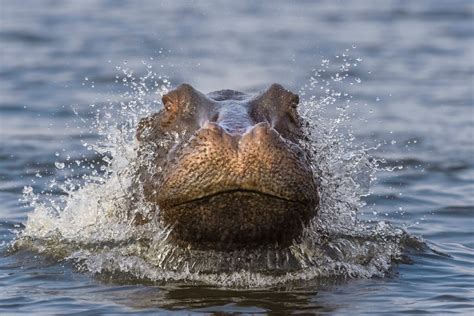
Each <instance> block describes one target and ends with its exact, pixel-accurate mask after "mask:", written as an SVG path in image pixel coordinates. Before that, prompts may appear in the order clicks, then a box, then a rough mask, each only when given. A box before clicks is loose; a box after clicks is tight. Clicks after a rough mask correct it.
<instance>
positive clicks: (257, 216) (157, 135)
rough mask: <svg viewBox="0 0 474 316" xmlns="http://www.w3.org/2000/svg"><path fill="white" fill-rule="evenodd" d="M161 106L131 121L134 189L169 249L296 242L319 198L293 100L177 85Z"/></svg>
mask: <svg viewBox="0 0 474 316" xmlns="http://www.w3.org/2000/svg"><path fill="white" fill-rule="evenodd" d="M162 102H163V108H162V109H161V110H160V111H158V112H157V113H154V114H152V115H150V116H148V117H145V118H143V119H141V120H140V122H139V123H138V127H137V131H136V138H137V140H138V144H139V145H138V156H139V157H141V159H140V161H141V163H140V164H141V165H140V167H139V168H138V172H137V173H138V174H137V185H138V186H139V187H140V188H141V190H142V191H141V192H142V194H143V197H144V199H145V200H146V201H147V202H150V203H151V205H154V206H156V209H157V211H156V212H155V213H154V214H156V216H157V217H158V218H159V221H160V222H161V223H162V224H164V225H165V226H167V227H170V238H171V240H172V241H173V242H174V243H176V245H178V246H182V247H185V248H186V247H191V248H197V249H215V250H221V251H228V250H235V249H246V248H256V247H262V246H268V245H274V246H277V247H285V246H288V245H290V244H291V243H292V242H293V241H294V240H297V239H298V238H300V236H301V234H302V232H303V229H304V227H306V226H307V225H308V223H309V221H310V220H311V219H312V218H313V217H314V216H315V215H316V214H317V211H318V207H319V196H318V188H317V181H316V179H315V175H314V174H313V171H312V168H311V164H310V154H309V151H308V149H306V148H305V146H303V145H302V144H303V143H304V139H305V138H306V136H305V132H304V122H303V119H302V118H301V117H300V116H299V114H298V112H297V105H298V103H299V97H298V95H296V94H294V93H292V92H291V91H289V90H287V89H285V88H283V87H282V86H281V85H279V84H272V85H271V86H270V87H269V88H268V89H266V90H265V91H263V92H261V93H258V94H256V95H248V94H245V93H242V92H239V91H234V90H220V91H215V92H211V93H208V94H203V93H201V92H199V91H198V90H196V89H194V88H193V87H192V86H191V85H189V84H181V85H180V86H178V87H177V88H176V89H175V90H172V91H170V92H169V93H167V94H166V95H164V96H163V97H162ZM137 222H138V223H144V222H147V220H146V219H144V218H143V217H139V218H138V220H137Z"/></svg>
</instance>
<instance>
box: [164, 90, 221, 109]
mask: <svg viewBox="0 0 474 316" xmlns="http://www.w3.org/2000/svg"><path fill="white" fill-rule="evenodd" d="M161 100H162V101H163V108H164V110H165V111H167V112H171V113H173V112H174V113H176V112H191V111H192V109H193V108H194V107H196V106H198V105H199V106H201V105H209V104H212V103H213V101H212V100H211V99H209V98H208V97H206V96H205V95H204V94H203V93H201V92H199V91H197V90H196V89H194V88H193V87H192V86H191V85H189V84H186V83H183V84H181V85H179V86H178V87H176V89H174V90H172V91H170V92H168V93H167V94H165V95H164V96H163V98H162V99H161Z"/></svg>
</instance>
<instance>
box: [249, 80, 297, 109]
mask: <svg viewBox="0 0 474 316" xmlns="http://www.w3.org/2000/svg"><path fill="white" fill-rule="evenodd" d="M299 102H300V98H299V96H298V95H297V94H295V93H293V92H291V91H290V90H287V89H285V88H283V87H282V86H281V85H279V84H277V83H274V84H272V85H271V86H270V87H269V88H268V89H267V90H265V91H263V92H262V93H260V94H259V95H257V96H256V97H255V98H254V99H253V100H252V103H254V104H258V105H260V106H264V107H268V106H283V107H285V108H293V109H294V108H296V106H297V105H298V103H299Z"/></svg>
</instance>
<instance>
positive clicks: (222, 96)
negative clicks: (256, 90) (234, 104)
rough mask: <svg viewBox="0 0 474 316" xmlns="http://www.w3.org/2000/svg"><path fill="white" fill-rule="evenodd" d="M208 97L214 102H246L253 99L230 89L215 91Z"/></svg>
mask: <svg viewBox="0 0 474 316" xmlns="http://www.w3.org/2000/svg"><path fill="white" fill-rule="evenodd" d="M207 96H208V97H209V98H210V99H212V100H214V101H227V100H235V101H244V100H248V99H250V98H251V96H250V95H248V94H246V93H243V92H240V91H236V90H230V89H224V90H219V91H213V92H210V93H208V94H207Z"/></svg>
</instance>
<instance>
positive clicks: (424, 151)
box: [0, 0, 474, 314]
mask: <svg viewBox="0 0 474 316" xmlns="http://www.w3.org/2000/svg"><path fill="white" fill-rule="evenodd" d="M473 9H474V8H473V3H472V1H469V0H468V1H416V2H415V1H386V2H384V3H383V4H382V3H381V2H379V1H357V2H355V1H353V2H339V1H322V2H313V1H295V2H288V1H271V2H270V1H268V2H262V3H255V2H254V1H235V2H232V3H231V2H213V3H212V4H211V3H207V2H205V3H204V2H187V3H184V2H183V3H176V2H175V1H169V2H163V1H140V2H134V1H80V2H79V1H74V2H73V1H69V2H60V1H5V0H2V1H1V2H0V52H1V64H0V78H1V81H0V82H1V85H0V89H1V90H0V132H1V134H0V135H1V138H0V140H1V146H0V238H1V245H2V246H1V247H2V248H1V249H2V255H1V257H0V287H1V291H0V311H1V312H2V313H14V312H23V313H32V312H35V314H36V313H38V314H39V313H44V314H48V313H74V312H87V311H89V312H94V313H104V314H106V313H137V312H139V311H140V312H148V313H156V312H157V311H170V310H172V311H176V310H183V311H202V312H209V313H212V312H248V313H261V312H262V313H265V312H270V311H276V312H283V311H302V312H321V313H324V312H328V313H334V314H338V313H340V314H344V313H371V312H375V313H378V312H387V313H397V312H403V313H410V314H414V313H426V312H431V313H440V314H445V313H451V312H454V313H461V314H469V313H472V312H473V311H474V309H473V299H474V277H473V274H474V271H473V257H474V255H473V247H474V239H473V227H474V219H473V205H474V194H473V193H474V159H473V155H474V148H473V137H474V135H473V133H474V130H473V123H474V112H473V90H472V86H473V73H474V63H473V56H474V44H473V35H474V30H473ZM353 46H355V47H353ZM346 49H348V50H349V51H350V54H351V55H352V56H354V58H360V59H362V62H360V64H359V65H358V66H357V67H356V68H353V69H352V71H351V72H350V73H349V74H350V76H351V77H352V78H360V80H361V81H362V83H361V84H353V85H351V84H349V83H346V84H341V89H342V90H343V91H347V92H348V93H350V94H351V95H352V102H353V103H358V104H359V105H360V106H359V107H357V109H358V110H357V111H359V113H358V115H357V116H355V117H354V119H353V120H352V121H351V125H352V126H353V129H354V131H355V136H356V141H358V142H361V143H362V142H364V143H367V144H371V143H382V146H381V147H380V148H378V149H377V150H376V152H375V153H374V155H375V156H377V157H380V158H384V159H386V165H387V166H398V165H403V169H398V168H397V169H395V170H394V171H392V172H380V173H379V174H378V180H377V182H376V183H375V185H374V186H373V187H372V191H373V194H372V195H370V196H369V197H367V198H366V202H367V206H366V207H364V208H363V209H362V210H361V211H360V217H361V218H366V219H368V220H379V221H380V220H385V221H387V222H391V223H394V224H395V225H398V226H400V227H405V228H406V229H407V230H408V231H409V232H410V233H411V234H414V235H418V236H422V237H423V238H424V239H425V241H426V242H427V244H428V245H429V246H430V247H431V248H432V249H433V250H434V251H420V252H414V253H413V254H411V255H410V258H411V260H412V261H413V262H412V264H401V265H399V266H398V267H396V268H395V271H394V273H393V275H391V276H389V277H385V278H372V279H355V280H350V281H348V282H342V283H341V284H334V283H330V284H328V285H324V284H323V285H322V284H308V283H305V284H301V285H300V286H293V287H291V288H285V287H279V288H270V289H265V288H264V289H254V290H249V289H246V290H243V289H225V288H219V287H206V286H189V285H186V284H173V285H171V284H162V285H153V284H145V283H144V284H130V283H126V284H120V282H119V281H117V280H114V279H111V278H107V276H101V277H100V278H94V277H92V276H91V275H89V274H87V273H80V272H78V271H77V270H76V269H75V268H74V267H72V266H71V265H70V264H69V263H68V262H59V263H58V262H57V261H56V260H53V259H51V258H48V257H47V256H39V255H37V254H35V253H32V252H27V251H24V252H18V253H15V254H14V255H10V254H8V253H7V252H6V251H5V250H6V248H7V245H8V244H9V243H10V242H11V241H12V240H13V239H14V236H15V231H16V230H18V229H21V228H22V223H24V222H25V220H26V216H27V214H28V213H29V212H31V211H32V209H31V208H29V207H26V208H25V207H24V206H23V204H22V203H21V202H20V201H19V198H21V192H22V190H23V187H24V186H27V185H33V188H34V189H36V190H42V189H44V188H46V186H47V183H48V181H50V180H51V179H52V178H57V179H58V181H61V178H63V177H64V174H62V173H61V172H60V171H61V170H58V168H56V167H55V164H54V163H55V162H57V161H58V159H61V158H64V157H65V156H66V155H70V156H72V158H73V159H80V158H83V157H87V156H89V155H92V154H91V152H90V151H88V150H87V149H86V148H85V147H84V146H83V144H82V143H81V140H82V141H83V142H84V141H86V142H92V141H94V140H97V139H98V137H99V136H98V134H97V133H96V132H94V129H90V128H87V127H85V126H84V124H82V121H81V119H80V118H87V117H91V116H93V115H94V109H93V108H92V109H91V106H90V105H91V104H102V103H107V100H109V99H110V100H114V99H117V96H118V95H119V94H120V93H121V89H122V85H121V84H117V83H115V80H116V77H115V76H116V75H117V70H116V69H115V66H116V65H118V64H121V65H122V64H123V63H124V62H125V61H126V63H127V65H128V66H129V67H130V68H132V69H143V68H144V66H143V64H142V61H146V63H148V64H150V65H152V66H153V69H154V70H155V71H156V72H158V73H163V74H166V75H167V76H169V77H170V80H171V82H172V83H173V84H177V83H180V82H183V81H185V82H189V83H191V84H193V85H194V86H195V87H196V88H198V89H200V90H202V91H212V90H217V89H221V88H233V89H237V90H243V91H256V90H258V89H261V88H263V87H265V86H267V85H268V84H269V83H271V82H279V83H282V84H283V85H285V86H286V87H288V88H291V89H293V90H296V91H298V90H299V89H300V88H301V87H303V86H304V85H305V84H307V82H308V78H309V77H310V76H311V73H312V69H314V68H318V67H319V66H320V63H321V60H322V59H329V60H331V61H335V62H337V59H338V58H337V57H336V56H342V54H344V53H346V52H347V51H346ZM75 112H77V113H78V115H76V114H75ZM55 153H57V155H56V154H55ZM58 157H59V158H58ZM37 174H40V175H41V178H40V177H38V176H37ZM32 181H34V183H33V182H32ZM56 194H60V193H59V192H57V193H56ZM78 211H79V210H78Z"/></svg>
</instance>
